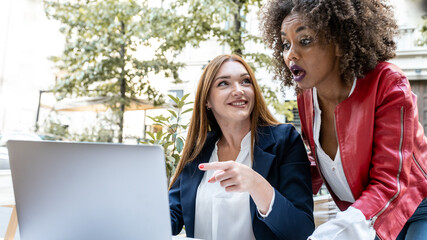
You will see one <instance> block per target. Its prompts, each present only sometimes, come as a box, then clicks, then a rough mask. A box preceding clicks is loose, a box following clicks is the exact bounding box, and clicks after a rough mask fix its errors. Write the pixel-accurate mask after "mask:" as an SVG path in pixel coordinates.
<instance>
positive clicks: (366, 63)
mask: <svg viewBox="0 0 427 240" xmlns="http://www.w3.org/2000/svg"><path fill="white" fill-rule="evenodd" d="M294 12H296V13H298V14H300V15H301V16H302V20H303V22H304V24H306V25H307V26H310V28H311V29H313V30H314V31H315V32H317V33H320V34H319V35H320V36H323V39H324V40H325V41H326V42H328V43H333V44H338V46H339V48H340V50H341V52H342V54H343V56H342V57H341V59H340V72H341V78H342V80H343V81H346V82H348V83H350V82H351V81H352V80H353V79H354V78H363V77H364V74H366V73H367V72H369V71H371V70H373V69H374V68H375V66H376V65H377V64H378V63H379V62H381V61H386V60H388V59H390V58H393V57H394V56H395V50H396V42H395V41H394V37H395V36H396V35H397V33H398V27H397V24H396V20H395V19H394V14H393V8H392V7H391V5H390V4H388V3H387V2H386V1H383V0H341V1H338V0H333V1H332V0H270V1H268V2H267V3H266V4H265V5H264V6H263V8H262V9H261V22H260V30H261V32H262V36H263V39H264V42H265V43H266V44H267V46H268V47H270V48H271V49H273V66H274V69H275V76H274V78H275V79H277V80H281V81H282V83H283V84H284V85H285V86H292V85H293V84H294V83H293V81H292V74H291V72H290V70H289V68H288V67H287V66H286V64H285V61H284V59H283V56H282V52H283V46H282V40H281V37H280V30H281V25H282V22H283V20H284V19H285V17H286V16H288V15H290V14H291V13H294Z"/></svg>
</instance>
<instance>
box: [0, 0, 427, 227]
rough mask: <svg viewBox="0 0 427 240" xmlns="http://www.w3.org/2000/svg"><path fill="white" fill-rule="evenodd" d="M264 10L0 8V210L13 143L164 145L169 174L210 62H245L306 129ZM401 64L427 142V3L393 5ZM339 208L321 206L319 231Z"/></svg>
mask: <svg viewBox="0 0 427 240" xmlns="http://www.w3.org/2000/svg"><path fill="white" fill-rule="evenodd" d="M263 2H264V1H263V0H250V1H249V0H176V1H168V0H161V1H160V0H104V1H90V0H86V1H81V0H68V1H66V0H60V1H42V0H2V1H0V169H5V171H0V203H7V204H10V203H13V193H12V192H11V180H10V171H8V170H7V169H9V162H8V157H7V149H6V148H5V142H6V141H7V140H8V139H35V140H41V139H44V140H58V141H96V142H124V143H133V144H138V143H150V144H160V145H162V146H163V147H164V149H165V155H166V166H167V173H168V175H169V176H170V175H171V174H172V173H173V171H174V169H175V166H176V163H177V161H178V160H179V158H180V153H181V151H182V146H183V144H184V141H185V136H186V127H187V126H188V122H189V118H190V115H191V107H192V101H193V100H194V93H195V90H196V85H197V82H198V80H199V77H200V75H201V73H202V70H203V68H204V66H205V65H206V64H207V63H208V62H209V60H210V59H212V58H214V57H215V56H217V55H219V54H223V53H231V52H235V53H239V54H241V55H242V56H243V57H244V58H245V59H246V60H247V61H248V62H249V63H250V64H251V65H252V66H253V67H254V68H255V70H256V76H257V79H258V81H259V82H260V84H261V85H262V87H263V91H264V96H265V98H266V100H267V102H268V105H269V107H270V110H271V111H272V112H273V113H274V114H275V116H276V117H277V119H279V120H280V121H282V122H290V123H293V124H294V125H295V126H296V128H297V129H299V118H298V111H297V109H296V103H295V99H296V97H295V95H294V91H293V89H287V88H284V89H281V87H280V84H279V83H278V82H276V81H274V80H273V79H272V74H271V65H270V55H271V54H270V50H268V49H266V48H265V46H264V45H263V43H262V40H261V38H260V32H259V29H258V23H259V20H258V13H259V9H260V6H262V4H263ZM390 3H391V4H392V5H393V6H394V9H395V16H396V18H397V21H398V25H399V29H400V30H399V33H400V35H399V38H398V39H396V40H397V42H398V47H397V56H396V57H395V58H394V59H392V60H391V62H393V63H395V64H396V65H398V66H399V67H400V68H401V69H402V70H403V71H404V72H405V74H406V76H407V77H408V79H409V80H410V82H411V86H412V91H413V92H414V93H415V94H416V95H417V96H418V102H417V105H418V109H419V121H420V122H421V123H422V124H423V126H424V131H425V132H427V9H426V5H427V4H426V1H421V0H391V1H390ZM336 211H337V209H336V206H334V204H333V202H331V198H330V196H329V195H328V193H327V191H326V189H322V191H321V192H320V194H319V195H318V196H316V212H315V216H316V225H318V224H321V223H322V222H324V221H326V220H327V219H329V218H331V217H333V215H334V214H335V213H336Z"/></svg>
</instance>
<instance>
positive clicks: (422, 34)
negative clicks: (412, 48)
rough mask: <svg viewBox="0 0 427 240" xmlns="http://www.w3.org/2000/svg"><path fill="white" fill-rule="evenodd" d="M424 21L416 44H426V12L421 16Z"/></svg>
mask: <svg viewBox="0 0 427 240" xmlns="http://www.w3.org/2000/svg"><path fill="white" fill-rule="evenodd" d="M423 20H424V23H423V25H422V26H421V39H419V41H418V45H420V46H424V45H427V14H425V15H424V16H423Z"/></svg>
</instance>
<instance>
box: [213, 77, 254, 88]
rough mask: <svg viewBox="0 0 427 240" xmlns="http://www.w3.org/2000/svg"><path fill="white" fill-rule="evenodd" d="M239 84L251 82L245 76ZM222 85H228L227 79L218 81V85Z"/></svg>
mask: <svg viewBox="0 0 427 240" xmlns="http://www.w3.org/2000/svg"><path fill="white" fill-rule="evenodd" d="M241 84H242V85H245V84H252V82H251V79H250V78H245V79H243V80H242V83H241ZM224 85H228V82H227V81H222V82H220V83H218V87H221V86H224Z"/></svg>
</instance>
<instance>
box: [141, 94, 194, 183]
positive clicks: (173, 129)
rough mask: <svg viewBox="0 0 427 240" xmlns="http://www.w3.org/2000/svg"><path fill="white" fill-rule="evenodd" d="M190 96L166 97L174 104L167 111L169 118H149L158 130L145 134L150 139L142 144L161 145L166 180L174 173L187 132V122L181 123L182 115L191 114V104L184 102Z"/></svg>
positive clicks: (161, 116) (160, 116)
mask: <svg viewBox="0 0 427 240" xmlns="http://www.w3.org/2000/svg"><path fill="white" fill-rule="evenodd" d="M189 95H190V94H186V95H184V96H183V97H182V98H177V97H174V96H172V95H168V96H169V98H170V99H172V100H173V102H174V107H175V108H174V109H169V110H168V111H169V114H170V115H169V116H163V115H159V116H154V117H151V116H149V118H150V119H151V120H153V125H155V126H159V127H160V128H158V130H157V131H156V132H155V131H150V132H147V135H148V136H149V138H150V139H148V140H145V141H143V143H148V144H157V145H161V146H162V147H163V149H164V152H165V158H166V175H167V177H168V180H169V179H170V178H171V177H172V175H173V173H174V172H175V168H176V165H177V164H178V162H179V159H180V158H181V152H182V150H183V148H184V142H185V139H184V136H183V135H184V132H185V131H186V130H187V128H188V125H189V122H186V123H183V122H182V118H183V115H184V114H186V113H188V112H191V111H192V110H193V109H192V108H188V105H189V104H193V102H186V99H187V97H188V96H189Z"/></svg>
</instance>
